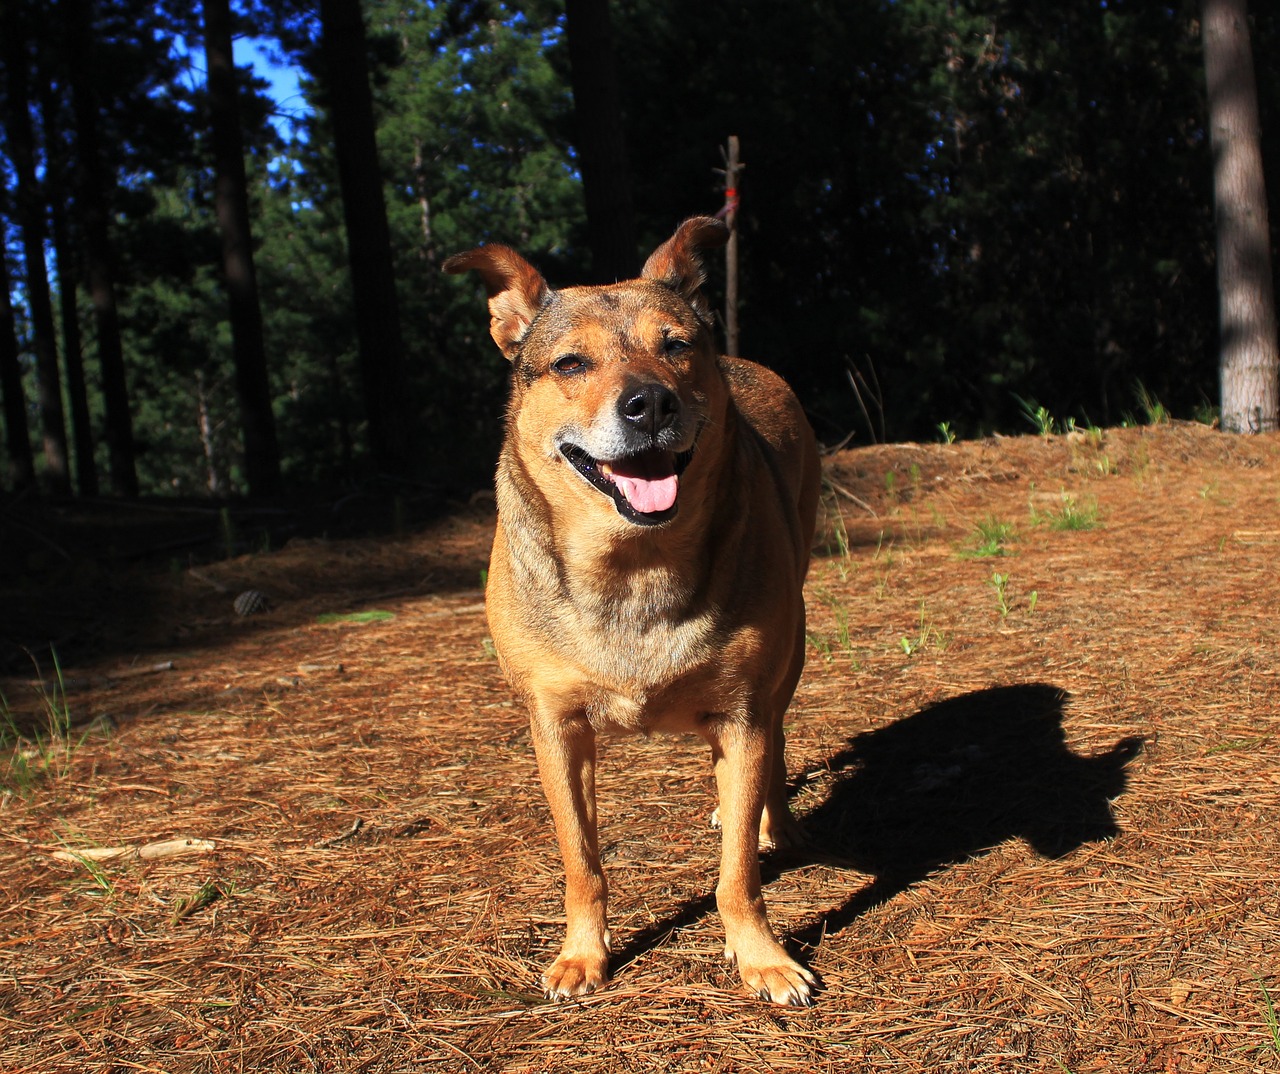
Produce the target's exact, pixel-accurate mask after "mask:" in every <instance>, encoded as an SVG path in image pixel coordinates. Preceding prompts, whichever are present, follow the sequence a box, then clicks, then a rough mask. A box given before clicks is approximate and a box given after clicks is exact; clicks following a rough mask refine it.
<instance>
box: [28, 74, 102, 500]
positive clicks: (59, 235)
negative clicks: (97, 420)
mask: <svg viewBox="0 0 1280 1074" xmlns="http://www.w3.org/2000/svg"><path fill="white" fill-rule="evenodd" d="M55 87H56V83H55V81H54V80H53V79H51V78H47V77H46V78H43V79H41V84H40V112H41V114H42V116H43V117H44V130H45V177H46V188H47V190H48V192H49V198H48V200H49V209H50V214H49V215H50V224H51V232H52V237H53V256H54V260H55V261H56V263H57V271H58V315H59V320H60V323H61V325H62V364H63V371H64V372H65V373H66V380H67V402H68V403H70V404H71V443H72V446H73V449H74V454H75V463H76V465H75V475H76V491H77V492H78V493H79V494H80V495H81V496H96V495H98V467H97V463H96V461H95V459H94V443H93V425H92V422H91V421H90V417H89V395H88V391H87V388H86V385H85V379H84V354H83V350H82V347H81V335H80V311H79V308H78V300H79V291H80V273H79V271H78V269H79V266H78V264H77V258H76V253H75V251H74V248H73V245H72V241H71V232H70V225H69V223H68V216H69V215H70V213H71V211H72V205H71V198H70V191H69V187H68V183H67V181H66V177H67V168H68V161H67V152H66V146H65V144H64V142H63V136H62V125H61V122H60V119H61V112H62V102H61V101H60V100H59V99H58V96H57V94H56V92H55Z"/></svg>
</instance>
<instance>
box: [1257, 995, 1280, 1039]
mask: <svg viewBox="0 0 1280 1074" xmlns="http://www.w3.org/2000/svg"><path fill="white" fill-rule="evenodd" d="M1258 987H1259V988H1261V989H1262V1017H1263V1019H1264V1020H1265V1021H1266V1023H1267V1032H1268V1033H1269V1034H1270V1036H1271V1040H1270V1044H1271V1050H1272V1051H1274V1052H1275V1053H1276V1055H1280V1017H1277V1016H1276V1005H1275V1002H1274V1001H1273V1000H1272V999H1271V993H1270V992H1268V991H1267V983H1266V981H1264V980H1263V979H1262V978H1261V977H1259V978H1258Z"/></svg>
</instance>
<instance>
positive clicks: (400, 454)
mask: <svg viewBox="0 0 1280 1074" xmlns="http://www.w3.org/2000/svg"><path fill="white" fill-rule="evenodd" d="M320 40H321V53H322V55H323V59H324V69H325V85H326V91H327V93H326V97H327V103H328V106H329V115H330V120H331V122H332V124H333V140H334V151H335V153H336V154H337V158H338V178H339V181H340V183H341V186H342V209H343V218H344V220H345V222H346V230H347V252H348V259H349V261H350V264H351V290H352V295H353V298H354V303H355V315H356V333H357V337H358V341H359V352H360V377H361V381H362V383H363V387H364V406H365V414H366V416H367V418H368V422H369V447H370V450H371V452H372V454H373V461H374V465H376V466H377V467H378V469H379V470H380V471H382V472H383V473H386V474H391V475H396V476H407V475H408V474H409V472H410V469H411V466H412V460H411V456H410V429H411V422H412V414H413V409H412V404H411V401H410V390H409V378H408V376H407V373H406V363H405V354H404V341H403V337H402V335H401V330H400V304H399V300H398V298H397V296H396V275H395V268H394V264H393V261H392V252H391V230H390V228H389V227H388V224H387V207H386V201H385V199H384V196H383V190H382V171H381V169H380V167H379V164H378V145H377V140H376V137H375V128H374V119H373V95H372V93H371V91H370V89H369V65H368V57H367V55H366V40H365V29H364V15H363V12H362V11H361V8H360V0H320Z"/></svg>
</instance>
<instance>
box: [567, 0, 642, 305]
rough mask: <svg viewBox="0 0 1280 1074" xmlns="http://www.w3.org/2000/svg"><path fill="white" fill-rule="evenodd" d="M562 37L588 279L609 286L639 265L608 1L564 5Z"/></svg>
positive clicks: (573, 1)
mask: <svg viewBox="0 0 1280 1074" xmlns="http://www.w3.org/2000/svg"><path fill="white" fill-rule="evenodd" d="M565 32H566V33H567V35H568V38H569V64H570V67H571V68H572V72H571V80H572V83H573V111H574V117H575V120H576V123H575V126H576V128H577V143H578V159H579V161H580V163H581V167H582V191H583V197H584V199H585V200H586V205H587V241H588V242H589V243H590V245H591V274H592V277H593V279H594V280H595V282H597V283H613V282H614V281H615V280H626V279H630V278H631V277H632V276H634V275H635V274H636V270H637V269H638V268H639V264H638V261H637V258H636V225H635V212H634V210H633V207H632V202H631V170H630V165H629V164H628V161H627V146H626V142H625V140H624V139H623V136H622V109H621V107H620V106H619V103H618V78H617V64H616V63H615V62H614V57H613V31H612V29H611V27H610V24H609V0H565Z"/></svg>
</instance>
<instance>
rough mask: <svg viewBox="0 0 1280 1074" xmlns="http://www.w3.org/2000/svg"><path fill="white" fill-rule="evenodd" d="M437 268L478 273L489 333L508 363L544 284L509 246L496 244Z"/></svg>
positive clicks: (544, 295)
mask: <svg viewBox="0 0 1280 1074" xmlns="http://www.w3.org/2000/svg"><path fill="white" fill-rule="evenodd" d="M440 267H441V268H443V269H444V271H445V272H468V271H470V270H472V269H474V270H475V271H476V272H478V273H480V278H481V279H482V280H484V286H485V290H486V291H487V292H488V293H489V334H490V335H491V336H493V341H494V342H495V343H496V344H497V345H498V349H499V350H500V351H502V353H503V354H505V355H506V356H507V359H508V361H510V360H514V358H515V356H516V353H517V352H518V351H519V350H520V342H521V340H523V339H524V336H525V333H526V332H528V331H529V325H531V324H532V323H533V319H534V318H535V317H536V316H538V311H539V310H541V309H542V307H543V305H544V304H545V303H546V301H547V297H548V296H549V294H550V291H549V289H548V287H547V281H546V280H544V279H543V278H542V275H541V274H540V273H539V272H538V270H537V269H536V268H534V267H533V266H532V265H531V264H529V262H528V261H526V260H525V259H524V258H523V257H521V256H520V255H519V254H518V253H516V252H515V251H514V250H513V249H511V247H509V246H501V245H499V244H498V243H489V244H488V245H486V246H477V247H476V248H475V249H474V250H468V251H466V253H461V254H454V255H453V256H452V257H451V258H449V259H448V260H447V261H445V263H444V264H443V265H442V266H440Z"/></svg>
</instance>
